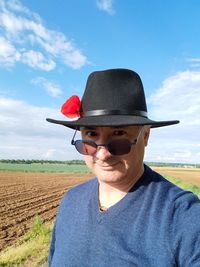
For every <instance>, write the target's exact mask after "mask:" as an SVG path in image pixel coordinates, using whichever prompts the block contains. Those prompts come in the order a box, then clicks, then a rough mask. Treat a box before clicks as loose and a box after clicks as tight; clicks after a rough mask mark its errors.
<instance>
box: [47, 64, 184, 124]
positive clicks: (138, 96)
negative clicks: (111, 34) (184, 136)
mask: <svg viewBox="0 0 200 267" xmlns="http://www.w3.org/2000/svg"><path fill="white" fill-rule="evenodd" d="M47 121H48V122H52V123H56V124H61V125H64V126H67V127H70V128H72V129H80V127H84V126H85V127H87V126H94V127H97V126H129V125H150V126H151V128H155V127H162V126H168V125H172V124H177V123H179V121H178V120H170V121H153V120H151V119H149V118H148V115H147V106H146V100H145V94H144V89H143V85H142V81H141V79H140V77H139V75H138V74H137V73H136V72H134V71H132V70H128V69H109V70H104V71H95V72H92V73H91V74H90V75H89V77H88V80H87V84H86V88H85V92H84V94H83V97H82V100H81V102H80V117H79V118H78V119H77V120H71V121H64V120H54V119H50V118H47Z"/></svg>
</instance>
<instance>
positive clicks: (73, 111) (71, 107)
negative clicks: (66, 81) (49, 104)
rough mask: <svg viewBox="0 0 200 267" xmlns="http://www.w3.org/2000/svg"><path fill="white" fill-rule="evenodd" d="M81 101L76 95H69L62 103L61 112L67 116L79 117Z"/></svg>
mask: <svg viewBox="0 0 200 267" xmlns="http://www.w3.org/2000/svg"><path fill="white" fill-rule="evenodd" d="M80 109H81V101H80V99H79V97H78V96H77V95H73V96H71V97H70V98H69V99H67V101H66V102H65V103H64V104H63V105H62V107H61V112H62V113H63V114H64V115H65V116H66V117H68V118H77V117H80Z"/></svg>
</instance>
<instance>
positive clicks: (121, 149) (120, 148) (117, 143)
mask: <svg viewBox="0 0 200 267" xmlns="http://www.w3.org/2000/svg"><path fill="white" fill-rule="evenodd" d="M107 147H108V150H109V152H110V153H111V154H112V155H115V156H120V155H125V154H128V153H129V152H130V150H131V143H130V142H129V140H113V141H111V142H110V143H109V144H108V146H107Z"/></svg>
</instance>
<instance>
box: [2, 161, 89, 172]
mask: <svg viewBox="0 0 200 267" xmlns="http://www.w3.org/2000/svg"><path fill="white" fill-rule="evenodd" d="M0 171H20V172H66V173H89V172H90V170H89V169H88V167H87V166H86V165H78V164H72V165H70V164H61V163H59V164H56V163H44V164H42V163H31V164H23V163H20V164H17V163H2V162H0Z"/></svg>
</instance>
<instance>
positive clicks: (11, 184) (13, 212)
mask: <svg viewBox="0 0 200 267" xmlns="http://www.w3.org/2000/svg"><path fill="white" fill-rule="evenodd" d="M89 177H91V174H90V175H89V174H69V173H59V174H57V173H25V172H0V250H2V249H3V248H5V247H7V246H8V245H11V244H13V243H14V242H15V241H16V240H17V239H18V238H19V237H20V236H21V235H23V234H24V233H25V232H26V231H27V230H28V229H29V228H30V226H31V225H32V222H33V219H34V217H35V216H36V215H39V216H40V217H41V218H42V219H43V220H44V221H52V220H53V219H54V217H55V215H56V211H57V207H58V205H59V202H60V199H61V197H62V196H63V194H64V192H66V191H67V190H68V189H69V188H71V187H73V186H74V185H76V184H79V183H82V182H84V181H86V180H88V179H89Z"/></svg>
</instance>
